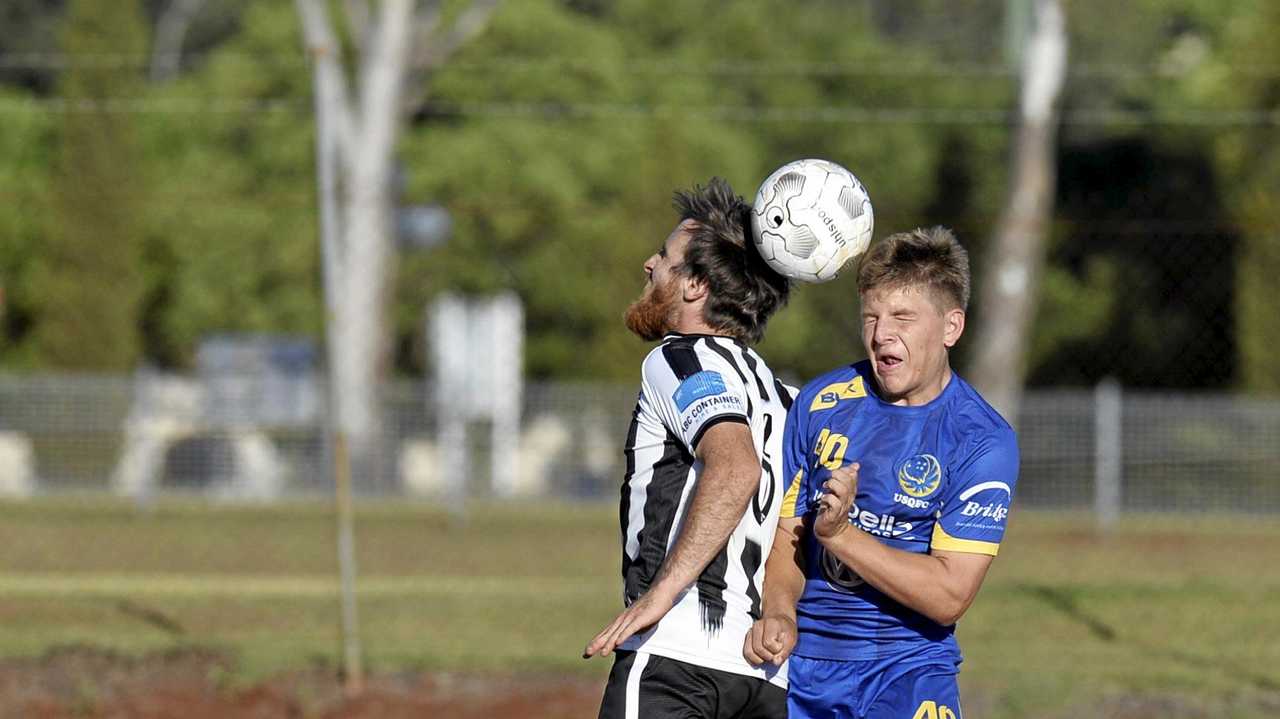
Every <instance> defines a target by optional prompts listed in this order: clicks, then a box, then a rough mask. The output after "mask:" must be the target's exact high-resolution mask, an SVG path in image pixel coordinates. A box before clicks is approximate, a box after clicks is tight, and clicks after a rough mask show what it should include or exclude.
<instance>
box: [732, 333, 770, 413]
mask: <svg viewBox="0 0 1280 719" xmlns="http://www.w3.org/2000/svg"><path fill="white" fill-rule="evenodd" d="M738 351H739V352H741V353H742V361H743V362H746V363H747V369H749V370H751V375H752V376H753V377H755V378H756V389H758V390H760V399H761V400H763V401H765V402H768V401H769V390H768V388H766V387H765V386H764V380H762V379H760V373H759V372H757V371H756V359H755V358H754V357H752V356H751V353H750V352H748V351H747V348H746V347H743V346H741V345H739V346H738Z"/></svg>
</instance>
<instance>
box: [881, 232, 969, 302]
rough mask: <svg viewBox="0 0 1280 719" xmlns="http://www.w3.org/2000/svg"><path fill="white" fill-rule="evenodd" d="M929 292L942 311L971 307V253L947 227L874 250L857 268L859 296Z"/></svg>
mask: <svg viewBox="0 0 1280 719" xmlns="http://www.w3.org/2000/svg"><path fill="white" fill-rule="evenodd" d="M903 287H921V288H924V289H927V290H928V291H929V292H930V294H931V296H932V298H933V299H934V301H935V302H937V303H938V305H939V307H940V308H941V309H943V310H944V311H945V310H949V309H955V308H959V309H961V310H965V309H968V307H969V253H968V252H966V251H965V249H964V247H962V246H961V245H960V241H959V240H957V239H956V236H955V234H954V233H953V232H952V231H951V230H949V229H947V228H945V227H930V228H928V229H924V228H917V229H914V230H911V231H910V232H899V233H897V234H895V235H890V236H888V237H886V238H884V239H883V240H881V241H879V242H877V243H875V244H874V245H872V246H871V249H869V250H867V253H866V254H865V255H864V256H863V257H862V261H861V262H860V263H859V265H858V294H859V295H863V294H866V293H867V292H869V291H871V290H884V289H888V290H895V289H901V288H903Z"/></svg>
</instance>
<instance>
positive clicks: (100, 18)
mask: <svg viewBox="0 0 1280 719" xmlns="http://www.w3.org/2000/svg"><path fill="white" fill-rule="evenodd" d="M145 46H146V25H145V24H144V22H143V19H142V15H141V12H140V11H139V8H138V4H137V2H136V1H130V0H126V1H124V2H121V3H114V4H112V5H110V6H106V5H103V4H102V3H99V2H94V1H93V0H73V2H72V3H71V6H70V10H69V12H68V16H67V19H66V27H65V29H64V31H63V51H64V52H65V53H66V54H67V56H68V57H69V58H70V59H71V60H72V64H71V67H70V68H69V69H68V70H67V72H66V73H65V74H64V75H63V77H62V79H61V82H60V92H59V94H60V96H61V99H62V100H63V102H64V103H65V104H64V106H63V114H62V116H61V118H62V122H61V134H60V144H59V152H58V157H57V161H56V164H55V167H56V169H55V174H54V183H53V193H52V194H53V209H54V218H55V219H54V224H53V225H52V227H51V231H50V233H49V235H48V237H47V244H46V246H45V248H44V250H43V252H42V253H41V254H42V256H41V263H40V265H39V275H40V276H39V279H37V280H36V284H38V285H39V286H40V295H39V304H38V306H37V307H36V308H35V310H34V312H35V315H36V321H35V328H34V336H33V341H34V343H35V347H36V351H37V353H38V354H39V355H40V356H41V358H42V359H43V361H44V362H45V363H47V364H48V365H50V366H54V367H64V368H76V369H114V370H122V369H128V368H131V367H132V366H133V364H134V363H135V362H136V360H137V359H138V357H139V353H140V349H141V347H140V341H139V336H138V327H137V322H136V320H137V315H138V307H139V302H140V300H141V298H142V292H143V278H142V272H141V251H140V243H141V230H140V227H141V223H140V222H139V218H140V217H141V212H140V203H139V201H140V200H141V199H142V198H144V197H145V196H146V192H145V188H144V187H143V186H142V185H141V184H140V183H139V179H140V178H139V176H138V174H137V173H136V172H135V171H134V167H135V165H136V163H137V160H138V146H137V137H136V130H135V128H134V126H133V115H132V114H131V113H129V112H127V111H124V112H122V111H121V109H122V106H127V105H128V103H129V102H130V101H131V100H136V99H137V97H138V95H139V90H140V87H141V76H140V75H136V74H134V73H129V72H118V71H116V70H115V69H114V68H112V67H110V66H109V65H107V64H103V63H101V62H94V61H93V60H95V59H100V58H102V57H104V56H109V55H111V54H112V53H122V54H125V55H130V54H141V53H143V52H144V51H145ZM77 60H83V61H84V62H77Z"/></svg>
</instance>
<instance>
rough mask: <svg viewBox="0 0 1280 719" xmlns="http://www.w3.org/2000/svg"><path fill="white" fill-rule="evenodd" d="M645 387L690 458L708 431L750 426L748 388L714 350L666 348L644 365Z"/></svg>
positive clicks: (658, 411)
mask: <svg viewBox="0 0 1280 719" xmlns="http://www.w3.org/2000/svg"><path fill="white" fill-rule="evenodd" d="M644 387H645V393H646V396H647V397H648V398H649V399H650V401H651V402H652V404H653V407H654V409H655V412H656V413H657V415H658V416H659V417H660V418H661V419H662V423H663V424H664V425H666V427H667V429H668V430H670V432H671V433H672V434H674V435H675V436H676V437H679V438H680V440H681V441H682V442H683V443H684V445H685V448H686V449H688V451H689V453H690V454H693V453H695V452H696V451H697V449H698V442H699V440H701V439H702V435H703V434H705V433H706V431H707V430H708V429H710V428H711V427H714V426H715V425H717V424H719V423H721V422H741V423H742V424H747V423H748V422H747V402H748V401H749V400H748V398H747V392H746V388H745V387H744V386H743V384H742V379H741V378H740V377H739V376H738V371H737V369H736V368H735V367H733V365H731V364H729V363H728V362H727V361H726V360H724V359H723V358H722V357H720V356H719V355H717V354H715V353H713V352H699V351H697V349H695V348H694V347H693V346H692V345H689V344H674V343H673V344H667V345H664V346H663V347H660V348H658V349H657V350H654V352H652V353H651V354H650V355H649V358H648V359H647V360H645V363H644Z"/></svg>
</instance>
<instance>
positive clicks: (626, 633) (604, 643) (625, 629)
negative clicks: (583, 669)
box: [582, 589, 675, 659]
mask: <svg viewBox="0 0 1280 719" xmlns="http://www.w3.org/2000/svg"><path fill="white" fill-rule="evenodd" d="M674 604H675V597H673V596H669V595H667V594H666V593H665V592H660V591H657V590H656V589H650V590H649V591H647V592H645V593H644V594H642V595H640V598H639V599H637V600H635V601H634V602H632V603H631V606H629V607H627V608H626V610H625V611H623V612H622V613H621V614H619V615H618V616H617V617H616V618H615V619H614V620H613V621H612V622H610V623H609V626H607V627H605V628H604V629H602V630H600V633H599V634H597V635H596V636H595V638H594V639H592V640H591V641H590V642H589V643H588V644H587V647H586V648H585V649H583V650H582V658H583V659H590V658H591V657H594V656H602V657H603V656H608V655H609V652H612V651H613V650H614V649H615V648H617V646H618V645H619V644H622V643H623V642H625V641H627V640H628V639H630V638H631V635H633V634H635V633H637V632H642V631H644V630H646V629H648V628H649V627H651V626H653V625H655V624H657V623H658V620H660V619H662V618H663V617H665V616H667V612H669V611H671V607H672V605H674Z"/></svg>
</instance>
